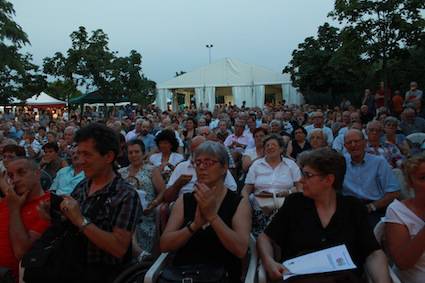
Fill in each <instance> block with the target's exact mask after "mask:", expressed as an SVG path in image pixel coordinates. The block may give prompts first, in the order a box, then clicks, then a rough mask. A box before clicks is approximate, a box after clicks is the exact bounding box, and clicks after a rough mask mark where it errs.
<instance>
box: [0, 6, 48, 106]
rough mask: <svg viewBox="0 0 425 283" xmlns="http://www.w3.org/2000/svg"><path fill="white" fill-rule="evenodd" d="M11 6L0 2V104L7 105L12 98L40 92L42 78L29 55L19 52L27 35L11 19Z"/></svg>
mask: <svg viewBox="0 0 425 283" xmlns="http://www.w3.org/2000/svg"><path fill="white" fill-rule="evenodd" d="M14 15H15V10H14V9H13V5H12V3H10V2H8V1H5V0H0V103H1V104H7V103H8V102H10V100H11V98H12V97H16V98H19V99H26V98H28V97H31V96H33V95H34V94H37V93H40V91H42V90H43V89H44V88H45V86H46V80H45V76H44V75H43V74H42V73H41V72H40V71H39V68H38V66H37V65H35V64H33V63H32V56H31V55H30V54H22V53H20V49H21V48H22V47H23V46H24V45H27V44H29V43H30V42H29V40H28V36H27V34H26V33H25V32H24V31H23V29H22V28H21V27H20V26H19V25H18V24H17V23H16V22H15V21H14V20H13V17H14Z"/></svg>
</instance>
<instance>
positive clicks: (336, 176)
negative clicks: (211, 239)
mask: <svg viewBox="0 0 425 283" xmlns="http://www.w3.org/2000/svg"><path fill="white" fill-rule="evenodd" d="M299 164H300V167H301V168H302V170H301V172H302V178H301V183H302V185H303V192H302V193H294V194H291V195H290V196H288V197H287V198H286V200H285V202H284V204H283V206H282V207H281V208H280V210H279V212H278V213H277V214H276V215H275V216H274V217H273V219H272V221H271V222H270V224H269V225H268V226H267V228H266V229H265V231H264V232H263V233H262V234H261V235H260V236H259V237H258V240H257V249H258V251H259V254H260V257H261V260H262V263H263V266H264V268H265V270H266V272H267V274H268V276H269V278H270V279H271V280H278V279H282V275H283V274H284V273H285V272H288V269H286V267H284V266H283V265H282V264H281V262H283V261H285V260H288V259H291V258H294V257H297V256H300V255H303V254H307V253H311V252H315V251H318V250H322V249H325V248H330V247H334V246H338V245H341V244H345V245H346V247H347V250H348V252H349V254H350V256H351V258H352V260H353V262H354V264H355V265H356V266H357V268H356V269H353V270H349V271H345V272H340V273H329V274H321V275H318V277H313V278H309V277H307V278H304V277H302V276H301V277H298V279H299V280H306V279H310V281H300V282H324V281H319V279H323V278H329V279H331V278H332V279H334V281H325V282H363V281H361V278H362V271H363V265H364V263H366V267H367V270H368V273H369V274H370V276H371V277H372V279H373V280H372V281H373V282H390V278H389V275H388V267H387V261H386V257H385V254H384V253H383V252H382V250H380V247H379V244H378V243H377V241H376V239H375V236H374V234H373V232H372V230H371V228H370V226H369V224H368V221H367V211H366V209H365V208H364V205H363V204H362V203H361V202H360V201H359V200H357V199H355V198H353V197H350V196H343V195H342V194H339V193H338V192H339V191H340V190H341V187H342V184H343V181H344V175H345V170H346V164H345V159H344V157H343V156H342V155H340V154H339V153H337V152H336V151H334V150H331V149H328V148H321V149H317V150H312V151H307V152H303V153H301V155H300V156H299ZM273 243H274V244H276V245H277V246H279V247H280V250H281V255H282V258H280V259H276V258H275V257H274V253H273V246H272V244H273ZM318 264H320V263H318ZM295 278H297V277H295ZM295 278H294V279H295ZM294 282H297V281H294Z"/></svg>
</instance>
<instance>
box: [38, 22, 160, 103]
mask: <svg viewBox="0 0 425 283" xmlns="http://www.w3.org/2000/svg"><path fill="white" fill-rule="evenodd" d="M70 37H71V42H72V46H71V48H69V49H68V51H67V54H66V55H63V54H62V53H60V52H57V53H56V54H55V55H54V56H53V57H51V58H45V59H44V72H45V73H47V74H49V75H52V76H54V77H56V78H58V79H59V80H60V81H62V82H63V83H64V85H66V86H69V88H67V91H69V92H68V94H67V97H68V98H69V96H70V95H71V94H72V93H75V91H76V90H77V89H79V88H80V89H84V88H85V89H86V91H89V90H93V89H96V90H98V91H99V92H100V93H102V94H103V95H105V96H113V97H116V98H120V97H130V98H132V99H133V100H134V101H138V100H140V96H146V95H147V94H148V93H149V92H150V91H152V89H154V88H155V83H154V82H151V81H149V80H148V79H147V78H146V77H144V76H143V73H142V68H141V64H142V56H141V55H140V54H139V53H138V52H137V51H135V50H132V51H130V55H129V56H127V57H119V56H117V53H116V52H113V51H111V50H110V49H109V47H108V42H109V39H108V36H107V34H106V33H104V32H103V31H102V30H101V29H98V30H95V31H93V32H92V34H91V36H89V35H88V34H87V31H86V29H85V28H84V27H79V29H78V30H77V31H74V32H72V33H71V35H70ZM152 83H153V86H152ZM142 100H143V99H142Z"/></svg>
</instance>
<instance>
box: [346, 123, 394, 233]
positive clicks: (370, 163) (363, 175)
mask: <svg viewBox="0 0 425 283" xmlns="http://www.w3.org/2000/svg"><path fill="white" fill-rule="evenodd" d="M344 145H345V148H346V149H347V151H348V153H349V154H346V155H344V157H345V161H346V165H347V170H346V173H345V178H344V183H343V188H342V193H343V194H344V195H349V196H353V197H355V198H358V199H359V200H361V201H362V202H363V203H364V204H365V206H366V208H367V211H368V212H369V217H368V220H369V224H370V225H371V226H372V227H375V225H376V224H377V223H378V222H379V220H380V219H381V217H383V216H384V215H385V210H386V208H387V206H388V205H389V204H390V203H391V202H392V201H393V200H394V199H395V198H397V197H399V195H400V183H399V182H398V181H397V179H396V178H395V176H394V174H393V172H392V170H391V167H390V166H389V164H388V162H387V161H386V160H385V158H383V157H382V156H376V155H372V154H369V153H366V151H365V149H366V140H365V138H364V135H363V133H362V132H361V131H360V130H357V129H350V130H348V131H347V133H346V134H345V136H344Z"/></svg>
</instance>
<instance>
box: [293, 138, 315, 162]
mask: <svg viewBox="0 0 425 283" xmlns="http://www.w3.org/2000/svg"><path fill="white" fill-rule="evenodd" d="M291 143H292V153H291V157H292V158H294V159H297V156H298V154H300V153H301V152H303V151H306V150H309V149H311V145H310V143H309V142H308V141H305V143H304V146H303V147H301V146H300V145H299V144H298V143H297V141H296V140H292V141H291Z"/></svg>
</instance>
